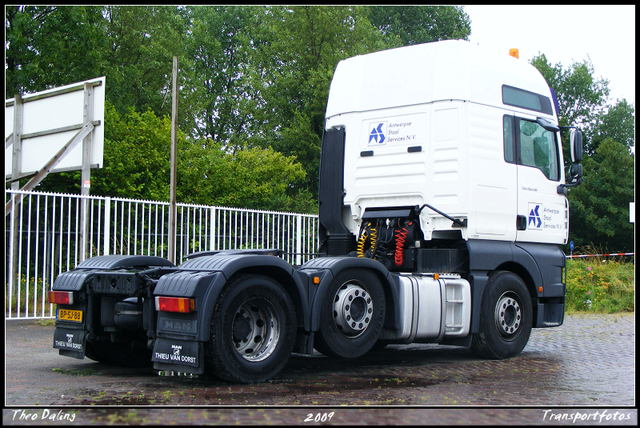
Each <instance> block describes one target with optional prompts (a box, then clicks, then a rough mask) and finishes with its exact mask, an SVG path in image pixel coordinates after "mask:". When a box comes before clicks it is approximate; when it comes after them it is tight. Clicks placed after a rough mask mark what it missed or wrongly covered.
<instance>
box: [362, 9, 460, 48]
mask: <svg viewBox="0 0 640 428" xmlns="http://www.w3.org/2000/svg"><path fill="white" fill-rule="evenodd" d="M367 9H368V17H369V20H370V21H371V24H373V25H374V26H375V27H376V28H377V29H378V30H379V31H380V32H381V33H382V34H384V36H385V38H386V39H387V40H388V42H389V43H390V44H397V46H407V45H415V44H419V43H428V42H435V41H437V40H447V39H462V40H468V37H469V35H470V34H471V23H470V21H469V16H468V15H467V14H466V13H465V12H464V10H463V9H462V7H460V6H369V7H368V8H367Z"/></svg>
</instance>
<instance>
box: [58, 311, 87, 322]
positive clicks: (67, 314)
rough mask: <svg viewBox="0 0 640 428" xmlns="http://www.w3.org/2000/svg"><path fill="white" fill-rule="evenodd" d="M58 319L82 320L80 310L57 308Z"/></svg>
mask: <svg viewBox="0 0 640 428" xmlns="http://www.w3.org/2000/svg"><path fill="white" fill-rule="evenodd" d="M58 319H59V320H64V321H76V322H82V311H76V310H73V309H58Z"/></svg>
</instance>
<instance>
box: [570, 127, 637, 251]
mask: <svg viewBox="0 0 640 428" xmlns="http://www.w3.org/2000/svg"><path fill="white" fill-rule="evenodd" d="M582 164H583V168H584V181H583V182H582V184H581V185H580V186H578V187H575V188H573V189H572V190H571V191H570V192H569V203H570V205H569V207H570V210H571V219H570V226H569V230H570V232H571V239H572V240H573V241H575V244H576V245H588V244H596V245H598V246H604V247H605V248H608V249H610V250H611V251H614V252H629V251H633V248H634V233H633V223H630V222H629V202H631V201H633V200H634V172H635V171H634V156H632V155H630V154H629V150H628V148H627V146H626V145H624V144H621V143H618V142H617V141H614V140H612V139H607V140H605V141H603V142H602V143H601V144H600V145H599V146H598V149H597V151H596V153H595V154H594V155H593V156H591V157H586V158H585V159H583V161H582Z"/></svg>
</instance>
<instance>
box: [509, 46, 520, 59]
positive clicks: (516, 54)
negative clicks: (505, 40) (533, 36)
mask: <svg viewBox="0 0 640 428" xmlns="http://www.w3.org/2000/svg"><path fill="white" fill-rule="evenodd" d="M509 56H512V57H514V58H520V53H519V52H518V49H516V48H511V49H509Z"/></svg>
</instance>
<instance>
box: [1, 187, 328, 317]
mask: <svg viewBox="0 0 640 428" xmlns="http://www.w3.org/2000/svg"><path fill="white" fill-rule="evenodd" d="M6 196H7V200H9V199H12V200H15V199H18V197H19V196H23V198H22V202H21V203H19V204H17V207H16V208H15V211H14V212H12V213H10V214H9V215H7V217H6V223H5V238H6V255H5V257H6V270H5V275H6V277H5V279H6V288H5V316H6V318H49V317H52V316H54V314H53V313H52V307H51V305H49V304H48V303H47V302H46V293H47V291H48V290H49V289H50V288H51V284H53V281H54V279H55V278H56V277H57V276H58V275H59V274H60V273H62V272H65V271H67V270H69V269H73V268H74V267H75V266H76V265H77V264H78V263H80V262H81V261H82V260H83V259H84V258H87V257H95V256H101V255H108V254H119V255H129V254H141V255H151V256H159V257H165V258H169V259H171V258H170V257H168V253H167V251H168V232H169V203H168V202H153V201H139V200H132V199H122V198H108V197H97V196H81V195H61V194H53V193H42V192H23V191H12V190H7V191H6ZM84 201H86V204H87V208H86V209H87V211H86V212H87V215H86V218H87V225H86V228H83V227H82V225H81V224H80V218H81V215H80V212H81V210H82V205H83V203H84ZM14 206H15V205H14ZM317 225H318V221H317V216H314V215H307V214H294V213H283V212H274V211H254V210H245V209H234V208H222V207H214V206H202V205H189V204H177V215H176V236H175V238H174V239H175V254H174V257H173V260H175V263H176V264H179V263H180V262H181V261H182V260H183V258H184V257H185V256H187V255H188V254H191V253H194V252H198V251H214V250H226V249H238V248H249V249H260V248H263V249H267V248H277V249H280V250H283V251H284V252H285V255H284V258H285V260H287V261H288V262H289V263H292V264H302V263H303V262H305V261H306V260H307V259H308V258H309V257H310V256H311V254H313V253H315V252H316V251H317V235H318V229H317V227H318V226H317ZM84 230H86V232H83V231H84ZM83 233H84V234H86V235H87V239H86V244H84V242H85V241H84V240H83V239H82V235H83ZM83 251H85V253H84V254H86V256H85V257H83V256H82V255H83Z"/></svg>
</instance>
